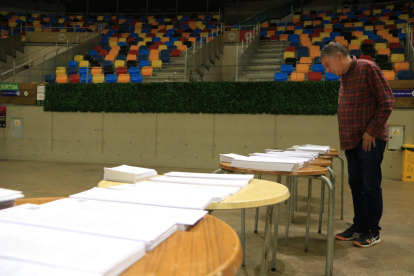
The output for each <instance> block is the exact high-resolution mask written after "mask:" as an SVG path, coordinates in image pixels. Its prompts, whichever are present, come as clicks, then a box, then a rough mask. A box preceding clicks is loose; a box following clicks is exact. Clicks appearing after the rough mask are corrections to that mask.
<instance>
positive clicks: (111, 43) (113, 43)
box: [109, 41, 118, 47]
mask: <svg viewBox="0 0 414 276" xmlns="http://www.w3.org/2000/svg"><path fill="white" fill-rule="evenodd" d="M117 45H118V42H116V41H109V46H111V47H113V46H117Z"/></svg>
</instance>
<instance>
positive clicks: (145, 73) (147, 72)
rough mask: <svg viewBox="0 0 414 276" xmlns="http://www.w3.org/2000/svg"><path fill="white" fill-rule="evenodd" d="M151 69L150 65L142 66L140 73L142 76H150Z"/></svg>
mask: <svg viewBox="0 0 414 276" xmlns="http://www.w3.org/2000/svg"><path fill="white" fill-rule="evenodd" d="M152 72H153V69H152V67H151V66H144V67H142V70H141V74H142V76H149V77H152Z"/></svg>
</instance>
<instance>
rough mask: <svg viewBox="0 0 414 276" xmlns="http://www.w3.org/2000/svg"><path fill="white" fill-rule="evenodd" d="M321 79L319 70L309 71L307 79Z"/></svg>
mask: <svg viewBox="0 0 414 276" xmlns="http://www.w3.org/2000/svg"><path fill="white" fill-rule="evenodd" d="M321 79H322V74H321V73H320V72H309V73H308V81H320V80H321Z"/></svg>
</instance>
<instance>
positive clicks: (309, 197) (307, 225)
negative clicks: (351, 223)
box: [305, 178, 312, 252]
mask: <svg viewBox="0 0 414 276" xmlns="http://www.w3.org/2000/svg"><path fill="white" fill-rule="evenodd" d="M311 200H312V178H309V184H308V213H307V215H306V237H305V252H308V246H309V227H310V211H311Z"/></svg>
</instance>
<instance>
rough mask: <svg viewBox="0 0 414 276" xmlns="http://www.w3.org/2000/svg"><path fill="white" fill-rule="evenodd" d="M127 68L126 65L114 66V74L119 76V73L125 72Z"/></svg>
mask: <svg viewBox="0 0 414 276" xmlns="http://www.w3.org/2000/svg"><path fill="white" fill-rule="evenodd" d="M126 73H127V68H126V67H118V68H116V74H117V75H118V76H119V74H126Z"/></svg>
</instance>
